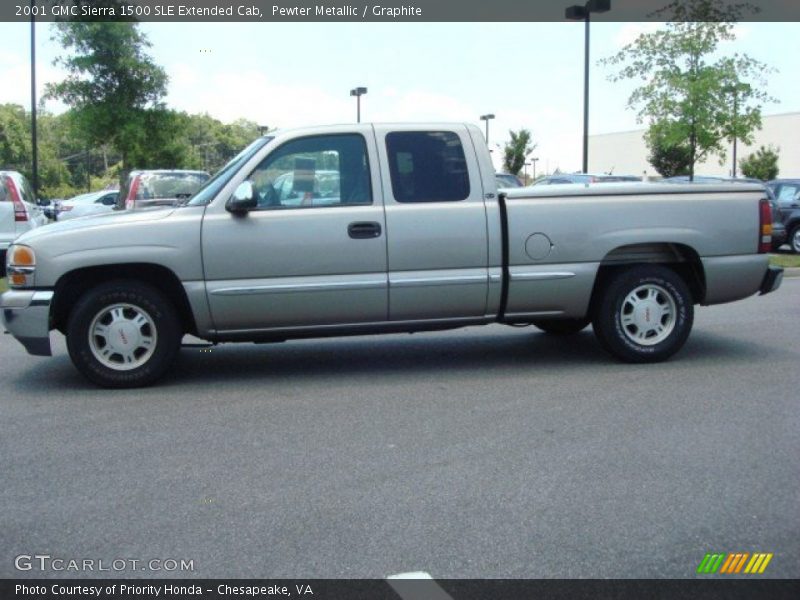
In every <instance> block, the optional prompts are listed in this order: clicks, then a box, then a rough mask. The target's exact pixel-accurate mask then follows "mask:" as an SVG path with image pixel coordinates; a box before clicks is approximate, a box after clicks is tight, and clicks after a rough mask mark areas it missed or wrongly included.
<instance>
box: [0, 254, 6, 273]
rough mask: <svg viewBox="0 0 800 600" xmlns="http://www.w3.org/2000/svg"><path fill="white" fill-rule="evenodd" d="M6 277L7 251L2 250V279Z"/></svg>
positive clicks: (0, 266) (0, 270) (0, 261)
mask: <svg viewBox="0 0 800 600" xmlns="http://www.w3.org/2000/svg"><path fill="white" fill-rule="evenodd" d="M5 276H6V251H5V250H0V277H5Z"/></svg>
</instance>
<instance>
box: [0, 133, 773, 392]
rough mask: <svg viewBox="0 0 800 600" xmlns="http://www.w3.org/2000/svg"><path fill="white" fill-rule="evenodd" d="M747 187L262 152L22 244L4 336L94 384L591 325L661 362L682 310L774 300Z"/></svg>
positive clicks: (484, 154)
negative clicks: (278, 348)
mask: <svg viewBox="0 0 800 600" xmlns="http://www.w3.org/2000/svg"><path fill="white" fill-rule="evenodd" d="M770 226H771V219H770V207H769V204H768V203H767V199H766V197H765V195H764V192H763V189H762V188H761V187H760V186H750V185H707V186H684V185H675V184H664V185H658V184H636V183H632V184H606V185H603V186H596V187H586V186H582V185H564V186H546V187H543V188H536V189H532V188H520V189H517V190H512V191H508V192H507V193H504V194H499V193H498V191H497V184H496V182H495V177H494V169H493V168H492V162H491V160H490V156H489V152H488V151H487V148H486V142H485V140H484V139H483V137H482V135H481V132H480V130H479V129H478V128H476V127H474V126H472V125H466V124H435V125H431V124H424V125H423V124H413V125H411V124H409V125H395V124H392V125H378V124H375V125H371V124H359V125H342V126H332V127H315V128H309V129H298V130H291V131H283V132H278V133H274V134H270V135H269V136H266V137H263V138H260V139H258V140H257V141H255V142H253V143H252V144H251V145H250V146H249V147H247V148H246V149H245V150H243V151H242V152H241V153H240V154H239V155H238V156H236V157H235V158H234V159H233V160H231V162H230V163H228V165H226V166H225V167H224V168H223V169H222V170H220V171H219V173H217V174H216V175H215V176H214V177H213V178H212V179H210V180H209V181H208V182H207V183H206V185H205V186H204V187H203V188H202V189H200V191H199V192H197V193H196V194H195V195H194V196H193V197H192V198H191V199H189V200H188V201H187V202H185V203H184V204H183V205H181V206H178V207H170V208H161V209H153V210H136V211H120V212H117V213H116V214H110V215H103V216H96V217H86V218H82V219H75V220H72V221H68V222H64V223H57V224H53V225H49V226H47V227H42V228H38V229H36V230H33V231H30V232H28V233H25V234H23V235H21V236H20V237H19V238H17V240H16V241H15V242H14V244H13V245H12V246H11V247H10V248H9V251H8V257H7V268H8V273H9V285H10V286H11V290H10V291H8V292H6V293H5V294H3V296H2V301H1V304H2V313H3V320H4V323H5V326H6V328H7V329H8V330H9V331H10V332H11V333H12V334H13V335H14V336H15V337H16V338H17V339H18V340H19V341H20V342H21V343H22V344H23V345H24V346H25V348H26V349H27V350H28V352H30V353H31V354H36V355H50V353H51V349H50V339H49V334H50V331H51V330H54V329H55V330H58V331H60V332H61V333H63V334H65V335H66V340H67V348H68V351H69V355H70V357H71V359H72V361H73V363H74V364H75V366H76V367H77V368H78V370H79V371H80V372H81V373H83V374H84V375H85V376H86V377H87V378H88V379H90V380H91V381H93V382H94V383H96V384H99V385H101V386H108V387H128V386H139V385H145V384H149V383H151V382H153V381H155V380H156V379H157V378H158V377H160V376H161V375H163V374H164V373H165V371H166V370H167V369H168V368H169V366H170V364H171V363H172V362H173V359H175V356H176V354H177V353H178V351H179V349H180V347H181V341H182V338H183V336H184V334H192V335H194V336H197V337H200V338H203V339H205V340H208V341H209V342H212V343H217V342H233V341H250V342H273V341H282V340H287V339H292V338H304V337H321V336H335V335H354V334H375V333H389V332H412V331H420V330H436V329H447V328H454V327H462V326H467V325H479V324H488V323H495V322H499V323H506V324H510V325H520V324H533V325H535V326H536V327H538V328H540V329H542V330H544V331H546V332H550V333H554V334H570V333H575V332H577V331H580V330H581V329H583V328H584V327H586V326H587V325H588V324H590V323H591V324H592V325H593V327H594V331H595V333H596V335H597V337H598V339H599V340H600V343H601V344H602V346H603V347H604V348H605V349H606V350H608V351H609V352H610V353H611V354H613V355H614V356H616V357H618V358H619V359H621V360H624V361H630V362H653V361H660V360H664V359H666V358H668V357H669V356H671V355H672V354H674V353H675V352H676V351H677V350H678V349H679V348H680V347H681V346H682V345H683V344H684V342H685V341H686V338H687V336H688V335H689V331H690V329H691V327H692V320H693V315H694V305H696V304H700V305H707V304H718V303H722V302H729V301H732V300H737V299H740V298H745V297H747V296H750V295H752V294H754V293H756V292H759V291H760V292H761V293H762V294H765V293H768V292H771V291H773V290H775V289H776V288H777V287H778V286H779V285H780V282H781V277H782V270H780V269H777V268H773V267H770V266H768V258H767V255H766V252H767V251H768V250H769V247H770Z"/></svg>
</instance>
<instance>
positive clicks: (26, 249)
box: [6, 244, 36, 287]
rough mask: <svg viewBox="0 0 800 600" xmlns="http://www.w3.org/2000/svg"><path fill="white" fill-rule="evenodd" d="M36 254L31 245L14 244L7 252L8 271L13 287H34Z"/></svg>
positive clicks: (10, 283)
mask: <svg viewBox="0 0 800 600" xmlns="http://www.w3.org/2000/svg"><path fill="white" fill-rule="evenodd" d="M35 271H36V254H34V252H33V248H31V247H30V246H22V245H20V244H12V245H11V246H10V247H9V249H8V252H6V273H7V275H8V284H9V285H10V286H11V287H33V278H34V277H33V276H34V273H35Z"/></svg>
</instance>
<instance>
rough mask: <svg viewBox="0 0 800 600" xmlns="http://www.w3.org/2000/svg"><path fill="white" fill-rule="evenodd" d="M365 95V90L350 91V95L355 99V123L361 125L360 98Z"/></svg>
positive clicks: (355, 89) (361, 88)
mask: <svg viewBox="0 0 800 600" xmlns="http://www.w3.org/2000/svg"><path fill="white" fill-rule="evenodd" d="M366 93H367V88H365V87H357V88H353V89H352V90H350V95H351V96H355V97H356V122H357V123H361V96H363V95H364V94H366Z"/></svg>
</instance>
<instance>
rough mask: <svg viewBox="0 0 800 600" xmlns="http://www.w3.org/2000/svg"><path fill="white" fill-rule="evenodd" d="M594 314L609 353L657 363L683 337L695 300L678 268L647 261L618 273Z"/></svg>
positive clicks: (689, 326)
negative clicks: (676, 269) (673, 268)
mask: <svg viewBox="0 0 800 600" xmlns="http://www.w3.org/2000/svg"><path fill="white" fill-rule="evenodd" d="M594 314H595V316H594V320H593V322H592V324H593V327H594V331H595V334H596V335H597V339H598V340H599V341H600V344H601V345H602V346H603V347H604V348H605V349H606V350H607V351H608V352H610V353H611V354H613V355H614V356H616V357H617V358H619V359H621V360H623V361H625V362H632V363H647V362H659V361H662V360H666V359H667V358H669V357H670V356H672V355H673V354H675V353H676V352H677V351H678V350H680V349H681V347H682V346H683V344H684V343H685V342H686V339H687V338H688V337H689V332H690V331H691V329H692V322H693V320H694V305H693V304H692V295H691V292H690V291H689V288H688V286H687V285H686V283H685V282H684V281H683V279H682V278H681V277H680V276H679V275H678V274H677V273H675V272H674V271H673V270H671V269H668V268H666V267H662V266H659V265H647V266H638V267H633V268H630V269H626V270H624V271H621V272H619V273H617V274H616V275H615V276H614V277H613V278H612V279H611V280H610V281H609V282H608V285H607V286H606V287H605V289H604V292H603V293H602V295H601V297H600V304H599V306H597V309H596V311H595V313H594Z"/></svg>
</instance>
